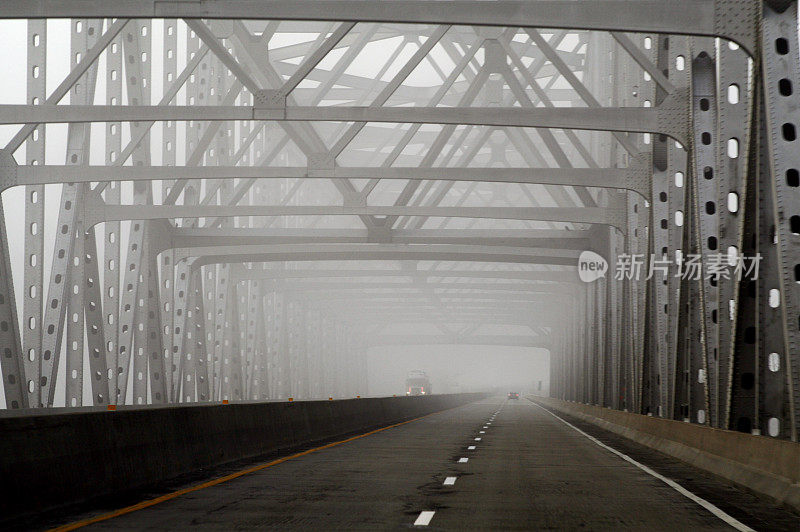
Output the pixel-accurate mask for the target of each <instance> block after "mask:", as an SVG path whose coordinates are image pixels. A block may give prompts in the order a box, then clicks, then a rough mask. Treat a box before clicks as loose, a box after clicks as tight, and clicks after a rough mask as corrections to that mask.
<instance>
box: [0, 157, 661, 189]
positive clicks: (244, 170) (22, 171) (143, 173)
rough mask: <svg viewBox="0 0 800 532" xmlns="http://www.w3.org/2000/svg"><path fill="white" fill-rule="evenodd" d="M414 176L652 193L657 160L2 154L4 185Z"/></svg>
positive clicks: (0, 170)
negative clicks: (361, 163) (607, 164)
mask: <svg viewBox="0 0 800 532" xmlns="http://www.w3.org/2000/svg"><path fill="white" fill-rule="evenodd" d="M282 178H304V179H308V178H313V179H329V178H336V179H338V178H343V179H400V180H404V179H410V180H414V181H417V180H438V181H470V182H488V183H525V184H536V185H568V186H586V187H599V188H615V189H626V190H632V191H634V192H637V193H639V194H640V195H642V196H643V197H645V198H649V197H650V192H649V190H650V187H651V180H652V165H651V164H649V156H647V155H644V154H642V155H640V156H638V157H637V158H635V159H634V160H633V163H632V165H631V166H630V167H629V168H416V167H391V168H381V167H374V168H373V167H357V168H350V167H341V166H336V165H335V164H334V161H333V160H332V159H330V160H328V161H327V164H324V165H317V166H312V165H310V166H308V167H263V166H258V167H243V166H200V167H187V166H113V167H108V166H75V165H45V166H30V165H20V166H17V165H16V162H14V161H13V159H12V158H11V157H10V156H9V155H4V154H2V153H0V190H5V189H6V188H9V187H12V186H16V185H44V184H50V183H63V182H69V183H92V182H106V181H150V180H154V179H282Z"/></svg>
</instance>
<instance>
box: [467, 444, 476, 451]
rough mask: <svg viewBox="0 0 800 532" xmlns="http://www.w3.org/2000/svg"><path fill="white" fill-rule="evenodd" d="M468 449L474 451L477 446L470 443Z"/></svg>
mask: <svg viewBox="0 0 800 532" xmlns="http://www.w3.org/2000/svg"><path fill="white" fill-rule="evenodd" d="M467 450H468V451H474V450H475V446H474V445H470V446H469V447H467Z"/></svg>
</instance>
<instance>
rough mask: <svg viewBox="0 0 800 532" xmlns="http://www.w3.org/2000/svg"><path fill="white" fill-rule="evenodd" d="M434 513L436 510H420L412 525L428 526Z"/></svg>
mask: <svg viewBox="0 0 800 532" xmlns="http://www.w3.org/2000/svg"><path fill="white" fill-rule="evenodd" d="M435 513H436V512H434V511H431V510H425V511H424V512H420V513H419V517H417V520H416V521H414V526H428V525H429V524H430V522H431V519H433V514H435Z"/></svg>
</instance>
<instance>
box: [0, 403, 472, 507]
mask: <svg viewBox="0 0 800 532" xmlns="http://www.w3.org/2000/svg"><path fill="white" fill-rule="evenodd" d="M483 397H484V395H482V394H454V395H431V396H422V397H397V398H394V397H386V398H372V399H351V400H343V401H297V402H293V403H288V402H287V403H277V402H276V403H242V404H229V405H220V404H215V405H192V406H179V407H163V408H146V409H133V408H131V409H120V410H117V411H116V412H106V411H101V412H97V411H95V412H88V413H87V412H79V413H62V414H59V413H53V412H52V411H51V412H46V413H41V412H40V413H34V411H32V415H30V416H9V417H0V490H2V493H1V494H0V520H6V519H8V518H11V517H16V516H21V515H26V514H31V513H35V512H40V511H42V510H45V509H48V508H52V507H56V506H60V505H64V504H71V503H77V502H81V501H86V500H89V499H92V498H96V497H102V496H108V495H113V494H118V493H120V492H123V491H128V490H136V489H141V488H144V487H147V486H152V485H154V484H157V483H158V482H161V481H164V480H167V479H170V478H173V477H176V476H178V475H181V474H184V473H190V472H193V471H197V470H199V469H202V468H207V467H212V466H216V465H220V464H224V463H226V462H231V461H235V460H239V459H242V458H250V457H256V456H259V455H264V454H267V453H273V452H279V451H282V450H289V449H293V448H298V447H301V446H308V445H309V444H312V443H315V442H320V441H324V440H330V439H335V438H340V437H343V436H346V435H348V434H353V433H361V432H366V431H369V430H372V429H376V428H379V427H383V426H387V425H391V424H393V423H399V422H402V421H406V420H409V419H413V418H416V417H419V416H423V415H426V414H430V413H433V412H437V411H440V410H445V409H448V408H452V407H456V406H459V405H463V404H466V403H469V402H472V401H475V400H478V399H481V398H483Z"/></svg>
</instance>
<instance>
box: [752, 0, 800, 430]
mask: <svg viewBox="0 0 800 532" xmlns="http://www.w3.org/2000/svg"><path fill="white" fill-rule="evenodd" d="M767 4H768V3H765V5H764V6H763V17H762V24H763V25H762V32H761V38H762V41H761V51H762V66H763V83H764V100H765V104H766V121H767V124H766V125H767V140H768V143H767V144H766V146H762V147H764V148H767V149H768V150H769V151H768V155H769V161H770V170H771V175H772V180H771V181H772V185H773V188H772V193H773V197H774V201H775V238H776V239H777V251H778V263H779V266H780V278H779V285H778V287H777V290H778V292H777V293H774V292H771V293H770V296H769V297H770V305H771V306H774V307H780V309H781V311H782V320H783V333H784V345H783V352H784V356H783V358H784V362H785V365H786V371H787V387H788V411H789V416H788V422H789V426H788V427H785V428H784V430H786V431H788V433H789V436H790V438H791V440H792V441H797V440H798V422H799V420H800V191H798V179H800V178H798V173H799V172H800V141H799V140H798V128H800V106H798V100H799V98H798V95H797V93H796V90H797V88H798V87H800V50H799V48H800V42H798V36H797V12H798V5H797V1H793V2H784V3H782V4H783V7H784V8H785V9H784V10H783V11H782V12H780V13H779V12H778V11H775V10H773V9H772V8H771V7H769V5H767ZM776 4H781V3H776ZM775 299H777V300H778V301H777V303H778V304H777V305H774V303H776V301H775ZM769 423H773V424H774V421H772V420H770V421H769ZM773 428H774V427H770V429H769V430H768V432H769V433H770V435H774V434H773V433H774V432H776V431H775V430H773Z"/></svg>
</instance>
